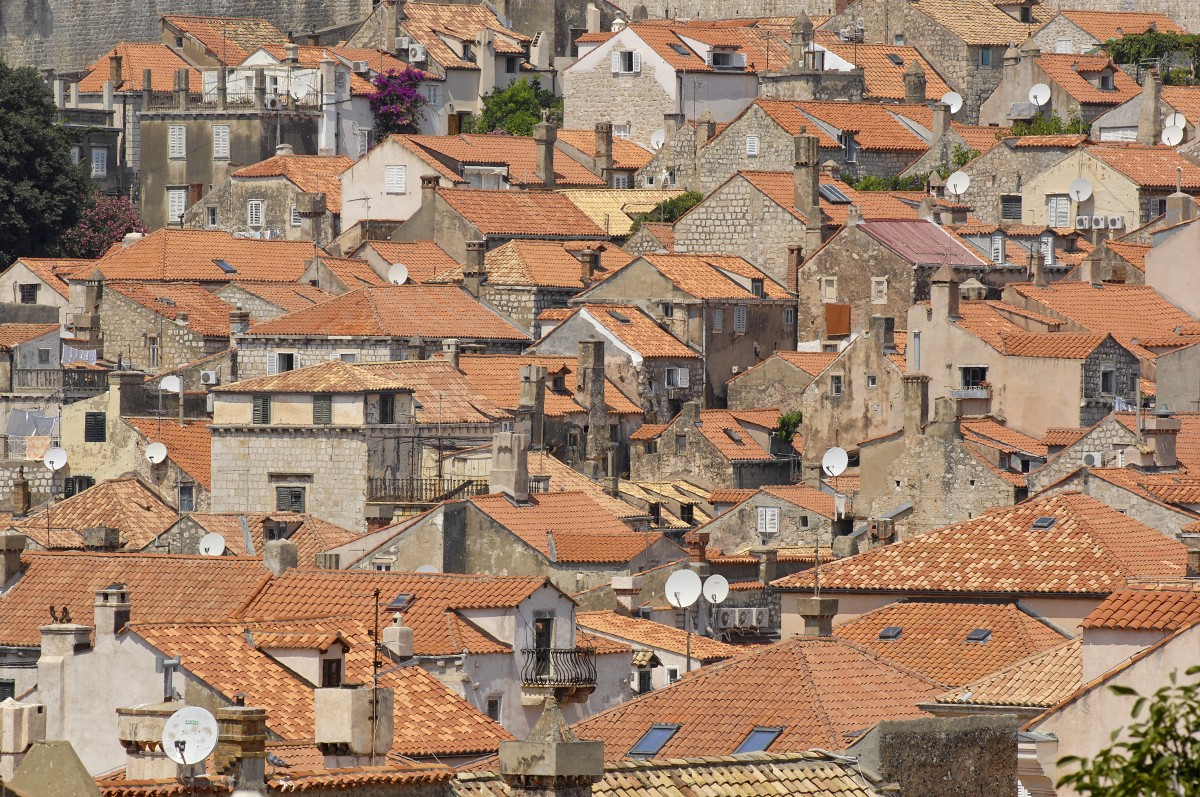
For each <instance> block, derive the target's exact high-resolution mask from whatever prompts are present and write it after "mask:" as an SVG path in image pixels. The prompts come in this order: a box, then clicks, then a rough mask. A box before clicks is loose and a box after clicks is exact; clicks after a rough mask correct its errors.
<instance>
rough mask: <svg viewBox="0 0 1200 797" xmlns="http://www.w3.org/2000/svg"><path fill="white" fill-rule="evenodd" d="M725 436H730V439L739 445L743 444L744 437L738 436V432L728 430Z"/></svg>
mask: <svg viewBox="0 0 1200 797" xmlns="http://www.w3.org/2000/svg"><path fill="white" fill-rule="evenodd" d="M725 434H727V435H729V439H730V440H732V441H733V442H735V443H738V444H739V445H740V444H741V442H742V436H741V435H740V434H738V432H737V430H735V429H726V430H725Z"/></svg>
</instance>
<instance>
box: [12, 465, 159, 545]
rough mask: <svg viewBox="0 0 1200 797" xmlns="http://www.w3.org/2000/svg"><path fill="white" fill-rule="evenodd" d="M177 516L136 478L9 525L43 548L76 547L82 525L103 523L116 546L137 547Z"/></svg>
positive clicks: (98, 487) (98, 488) (105, 486)
mask: <svg viewBox="0 0 1200 797" xmlns="http://www.w3.org/2000/svg"><path fill="white" fill-rule="evenodd" d="M178 519H179V515H178V513H177V512H176V511H175V509H174V507H172V506H171V505H170V504H168V503H167V502H166V501H164V500H163V499H162V498H160V497H159V495H158V494H157V493H156V492H154V490H152V489H150V488H149V487H148V486H146V485H145V484H144V483H143V482H142V481H141V480H140V479H138V478H136V477H127V478H124V479H111V480H109V481H103V482H99V483H98V484H96V485H95V486H94V487H89V488H88V489H87V490H84V491H83V492H81V493H76V494H75V495H73V496H71V497H70V498H68V499H66V500H64V501H60V502H59V503H57V504H54V505H53V506H51V507H50V508H48V509H43V510H42V511H40V512H38V513H37V514H34V515H30V516H29V517H28V518H26V519H25V520H23V521H21V522H19V523H14V524H13V527H14V528H16V529H17V530H18V531H20V532H21V533H22V534H24V535H25V536H27V537H29V538H30V539H32V540H34V541H36V542H37V544H38V545H41V546H42V547H43V548H46V549H51V550H53V549H61V548H82V547H83V538H82V536H81V532H83V530H84V529H91V528H96V527H98V526H108V527H109V528H114V529H117V530H118V531H119V532H120V541H121V547H122V548H125V549H127V550H131V551H138V550H141V549H142V548H144V547H146V546H147V545H149V544H150V543H151V542H152V541H153V540H154V538H155V537H157V536H158V535H159V534H161V533H163V532H164V531H166V530H167V529H168V528H170V527H171V526H172V525H174V523H175V521H176V520H178Z"/></svg>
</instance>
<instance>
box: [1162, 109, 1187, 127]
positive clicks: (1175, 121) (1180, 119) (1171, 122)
mask: <svg viewBox="0 0 1200 797" xmlns="http://www.w3.org/2000/svg"><path fill="white" fill-rule="evenodd" d="M1163 124H1165V125H1166V126H1167V127H1184V128H1186V127H1187V117H1186V116H1184V115H1183V114H1181V113H1178V112H1176V113H1173V114H1171V115H1170V116H1168V117H1167V118H1166V119H1165V120H1163Z"/></svg>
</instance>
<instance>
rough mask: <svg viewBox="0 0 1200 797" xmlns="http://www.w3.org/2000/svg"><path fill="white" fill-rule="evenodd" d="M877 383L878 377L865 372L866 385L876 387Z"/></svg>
mask: <svg viewBox="0 0 1200 797" xmlns="http://www.w3.org/2000/svg"><path fill="white" fill-rule="evenodd" d="M878 385H879V377H877V376H875V374H867V387H876V386H878Z"/></svg>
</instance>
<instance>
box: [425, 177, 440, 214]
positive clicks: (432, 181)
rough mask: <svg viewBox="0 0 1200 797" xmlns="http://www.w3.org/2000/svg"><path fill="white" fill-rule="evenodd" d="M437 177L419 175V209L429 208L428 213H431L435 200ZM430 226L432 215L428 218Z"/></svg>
mask: <svg viewBox="0 0 1200 797" xmlns="http://www.w3.org/2000/svg"><path fill="white" fill-rule="evenodd" d="M437 190H438V177H437V175H436V174H422V175H421V207H422V208H425V207H428V208H429V213H430V214H432V213H433V209H434V202H435V200H436V198H437ZM429 221H430V224H432V223H433V218H432V215H431V216H430V219H429Z"/></svg>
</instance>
